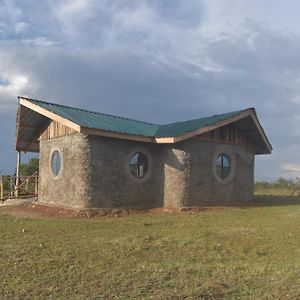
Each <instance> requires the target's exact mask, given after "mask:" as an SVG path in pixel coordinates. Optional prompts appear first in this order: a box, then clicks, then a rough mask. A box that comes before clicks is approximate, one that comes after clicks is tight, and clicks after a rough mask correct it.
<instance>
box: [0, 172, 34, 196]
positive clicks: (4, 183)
mask: <svg viewBox="0 0 300 300" xmlns="http://www.w3.org/2000/svg"><path fill="white" fill-rule="evenodd" d="M37 195H38V174H37V173H34V174H33V175H31V176H19V177H18V176H1V177H0V201H2V202H4V201H5V200H7V199H11V198H23V197H37Z"/></svg>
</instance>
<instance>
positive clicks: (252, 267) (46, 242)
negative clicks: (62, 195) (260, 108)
mask: <svg viewBox="0 0 300 300" xmlns="http://www.w3.org/2000/svg"><path fill="white" fill-rule="evenodd" d="M1 211H2V210H0V299H299V298H300V200H299V198H293V199H292V198H289V197H284V196H257V197H256V200H255V205H254V206H253V207H247V208H218V209H211V210H207V211H204V212H200V213H194V214H160V215H136V216H126V217H120V218H114V217H101V218H94V219H68V220H66V219H65V220H64V219H24V218H15V217H14V218H13V217H10V216H5V215H4V214H1ZM2 212H3V211H2Z"/></svg>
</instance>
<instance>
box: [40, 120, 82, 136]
mask: <svg viewBox="0 0 300 300" xmlns="http://www.w3.org/2000/svg"><path fill="white" fill-rule="evenodd" d="M75 132H77V131H76V130H74V129H73V128H70V127H67V126H65V125H63V124H61V123H59V122H57V121H52V122H51V123H50V124H49V126H48V127H47V128H46V130H45V131H44V132H43V133H42V134H41V136H40V140H49V139H53V138H56V137H60V136H64V135H69V134H72V133H75Z"/></svg>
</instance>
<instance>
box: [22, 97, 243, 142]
mask: <svg viewBox="0 0 300 300" xmlns="http://www.w3.org/2000/svg"><path fill="white" fill-rule="evenodd" d="M24 99H26V100H28V101H30V102H32V103H33V104H36V105H38V106H40V107H42V108H44V109H46V110H48V111H51V112H53V113H55V114H56V115H58V116H60V117H62V118H65V119H68V120H70V121H72V122H73V123H76V124H78V125H80V126H82V127H86V128H93V129H99V130H105V131H112V132H118V133H125V134H132V135H139V136H145V137H176V136H179V135H182V134H184V133H187V132H190V131H194V130H196V129H200V128H202V127H205V126H208V125H213V124H215V123H217V122H219V121H223V120H226V119H228V118H231V117H233V116H235V115H238V114H240V113H241V112H242V111H241V110H239V111H234V112H230V113H225V114H220V115H214V116H211V117H205V118H200V119H194V120H189V121H184V122H176V123H171V124H165V125H158V124H152V123H147V122H142V121H137V120H132V119H127V118H122V117H117V116H112V115H108V114H103V113H98V112H91V111H87V110H84V109H79V108H74V107H69V106H65V105H60V104H55V103H50V102H45V101H40V100H33V99H28V98H24Z"/></svg>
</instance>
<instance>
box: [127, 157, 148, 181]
mask: <svg viewBox="0 0 300 300" xmlns="http://www.w3.org/2000/svg"><path fill="white" fill-rule="evenodd" d="M148 165H149V163H148V159H147V157H146V156H145V155H144V154H142V153H140V152H137V153H135V154H134V155H132V156H131V158H130V160H129V168H130V172H131V174H132V175H133V176H134V177H136V178H142V177H144V176H145V174H146V173H147V171H148Z"/></svg>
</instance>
